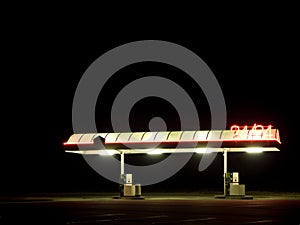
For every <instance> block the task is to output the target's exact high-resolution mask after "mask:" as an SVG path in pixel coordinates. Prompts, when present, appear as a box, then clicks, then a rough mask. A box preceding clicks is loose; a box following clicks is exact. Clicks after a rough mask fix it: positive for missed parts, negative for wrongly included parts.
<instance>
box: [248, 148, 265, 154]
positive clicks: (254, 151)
mask: <svg viewBox="0 0 300 225" xmlns="http://www.w3.org/2000/svg"><path fill="white" fill-rule="evenodd" d="M246 152H247V153H262V152H263V148H247V149H246Z"/></svg>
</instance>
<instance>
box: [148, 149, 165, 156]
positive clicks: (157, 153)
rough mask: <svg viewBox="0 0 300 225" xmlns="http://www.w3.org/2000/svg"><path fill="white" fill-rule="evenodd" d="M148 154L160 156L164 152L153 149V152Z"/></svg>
mask: <svg viewBox="0 0 300 225" xmlns="http://www.w3.org/2000/svg"><path fill="white" fill-rule="evenodd" d="M147 154H148V155H160V154H162V150H160V149H153V150H151V151H149V152H147Z"/></svg>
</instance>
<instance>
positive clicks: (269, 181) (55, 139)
mask: <svg viewBox="0 0 300 225" xmlns="http://www.w3.org/2000/svg"><path fill="white" fill-rule="evenodd" d="M20 32H21V33H22V31H20ZM78 32H79V31H78ZM118 37H119V38H106V39H104V38H103V36H102V35H99V34H98V35H94V34H86V35H78V33H77V31H64V30H56V29H55V28H52V29H41V30H40V31H39V32H31V31H29V30H27V32H24V33H23V35H22V36H20V37H17V36H15V37H14V39H12V40H10V43H11V44H10V45H9V46H10V48H11V51H10V53H9V54H8V55H7V59H6V60H7V63H6V64H5V65H6V66H7V67H8V69H9V70H8V73H7V75H6V78H5V79H4V81H3V80H2V89H3V90H5V91H4V93H3V94H2V98H3V104H5V107H2V111H4V115H5V117H2V120H3V121H2V122H3V123H6V124H7V125H4V126H5V127H4V129H3V131H4V132H5V136H7V138H6V139H5V140H2V144H3V145H2V148H1V151H2V153H1V158H0V168H1V185H0V186H1V187H0V191H1V192H0V193H1V194H2V195H5V194H10V193H12V194H16V193H32V192H84V191H100V192H101V191H117V187H118V186H117V184H115V183H112V182H110V181H108V180H106V179H105V178H103V177H101V176H100V175H98V174H97V173H96V172H95V171H94V170H93V169H92V168H90V167H89V166H88V164H87V163H86V162H85V160H84V159H83V158H82V156H81V155H77V154H67V153H64V150H63V146H62V143H63V142H64V141H67V139H68V138H69V136H70V135H71V134H72V133H73V131H72V101H73V97H74V93H75V90H76V87H77V85H78V82H79V80H80V78H81V76H82V75H83V74H84V72H85V71H86V69H87V68H88V67H89V66H90V64H91V63H93V62H94V60H96V59H97V58H98V57H99V56H101V55H102V54H104V53H105V52H107V51H109V50H110V49H112V48H114V47H117V46H119V45H122V44H126V43H128V42H132V41H138V40H146V39H153V40H164V41H169V42H173V43H176V44H179V45H182V46H183V47H186V48H188V49H190V50H191V51H193V52H194V53H196V54H197V55H198V56H199V57H201V58H202V59H203V60H204V62H205V63H206V64H207V65H208V66H209V68H210V69H211V70H212V72H213V73H214V75H215V76H216V78H217V80H218V82H219V84H220V86H221V88H222V91H223V95H224V98H225V101H226V107H227V129H229V128H230V126H231V125H233V124H240V125H253V124H254V123H257V124H263V125H269V124H272V125H273V126H274V128H277V129H279V132H280V135H281V141H282V144H281V146H280V150H281V151H280V152H274V153H263V154H255V155H249V154H246V153H236V154H229V158H228V165H229V168H228V169H229V171H232V172H235V171H237V172H239V173H240V183H244V184H246V191H247V190H282V191H300V186H299V182H298V180H299V174H298V172H299V162H298V161H299V156H300V154H299V151H298V150H299V148H298V144H299V143H298V136H297V135H298V127H297V126H298V125H299V113H298V112H299V110H298V109H297V108H298V107H297V105H298V103H299V99H298V97H299V94H298V81H297V80H296V78H297V76H298V71H299V70H298V68H297V70H296V69H295V68H296V62H297V61H298V59H297V58H296V57H298V55H297V54H296V55H295V53H297V52H298V51H296V44H295V43H296V38H295V36H294V31H293V30H290V29H285V28H284V27H279V28H278V27H276V26H274V27H271V28H268V29H265V28H264V27H260V28H255V27H252V28H251V29H246V28H245V29H239V30H236V29H232V30H227V33H225V32H224V33H223V32H220V33H219V34H218V35H216V34H214V35H207V36H205V35H199V36H198V37H197V36H196V37H194V38H193V39H189V38H187V40H184V39H180V38H176V36H174V37H173V38H170V37H160V36H154V37H153V36H152V37H147V36H146V37H139V36H136V37H134V36H132V37H130V38H129V37H124V38H120V36H118ZM124 75H126V76H124ZM144 76H163V77H165V78H168V79H172V80H173V81H175V82H177V83H178V84H179V85H181V86H182V87H183V88H184V89H185V91H186V92H187V93H188V94H189V95H190V96H191V98H192V99H193V101H194V102H195V105H196V108H197V110H198V113H199V118H200V124H201V129H203V130H206V129H210V121H211V117H210V111H209V107H208V103H207V100H206V99H205V96H204V95H203V92H202V91H201V89H199V87H197V86H196V85H195V84H194V83H193V82H192V81H191V80H190V78H189V77H188V76H187V75H186V74H185V73H184V72H183V71H180V70H179V69H178V68H174V67H172V66H170V65H166V64H160V63H154V62H145V63H139V64H135V65H130V66H128V67H126V68H123V69H121V70H120V71H118V72H117V73H116V74H115V75H114V76H113V77H112V78H111V79H110V80H109V81H108V83H107V84H106V86H105V87H104V88H103V90H102V92H101V96H102V97H103V99H105V100H103V101H101V102H100V101H99V102H97V107H96V115H95V118H96V124H97V128H98V131H99V132H111V131H112V126H111V123H110V110H111V106H112V102H113V100H114V98H115V97H116V95H117V94H118V93H119V91H120V90H121V89H122V88H123V87H124V86H126V85H127V84H128V83H130V82H131V81H133V80H135V79H137V78H140V77H144ZM124 77H126V79H125V78H124ZM153 117H161V118H164V120H165V122H166V124H167V128H168V130H180V129H181V127H180V123H179V119H178V113H177V112H176V109H175V108H174V107H173V106H172V105H171V104H169V103H168V102H167V101H165V100H162V99H158V98H154V97H152V98H147V99H144V100H141V101H139V102H138V103H137V104H136V105H135V106H134V108H133V109H132V114H131V115H130V120H129V122H130V126H131V129H132V131H147V130H148V129H149V128H148V124H149V121H150V120H151V119H152V118H153ZM156 157H158V158H156V159H153V158H152V159H149V156H130V157H128V158H127V159H126V160H128V161H127V162H130V163H132V164H136V165H141V164H143V163H144V164H145V165H147V164H149V163H153V161H155V160H159V156H156ZM200 159H201V156H200V155H195V156H194V157H192V159H191V160H190V161H189V163H188V164H187V165H186V166H185V167H184V168H183V169H182V170H181V171H180V172H179V173H177V174H176V175H174V176H173V177H171V178H169V179H168V180H166V181H164V182H162V183H159V184H154V185H151V186H148V187H145V188H146V190H151V191H154V190H155V191H156V190H157V191H160V190H163V191H198V190H208V189H215V190H220V191H222V188H223V186H222V182H223V180H222V179H223V178H222V173H223V156H222V155H221V154H220V153H219V154H218V156H217V157H216V159H215V160H214V162H213V163H212V164H211V165H210V167H209V168H208V169H207V170H205V171H203V172H199V171H198V164H199V162H200Z"/></svg>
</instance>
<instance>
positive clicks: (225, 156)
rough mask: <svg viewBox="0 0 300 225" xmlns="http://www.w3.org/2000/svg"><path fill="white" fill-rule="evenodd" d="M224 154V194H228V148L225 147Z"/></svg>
mask: <svg viewBox="0 0 300 225" xmlns="http://www.w3.org/2000/svg"><path fill="white" fill-rule="evenodd" d="M223 156H224V173H223V176H224V195H225V196H226V195H227V191H226V173H227V149H225V148H224V151H223Z"/></svg>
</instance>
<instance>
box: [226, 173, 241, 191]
mask: <svg viewBox="0 0 300 225" xmlns="http://www.w3.org/2000/svg"><path fill="white" fill-rule="evenodd" d="M224 176H225V188H224V190H225V191H224V192H225V193H224V195H225V197H227V196H228V197H230V196H236V197H238V196H240V197H244V196H245V185H244V184H239V173H238V172H232V173H231V172H227V173H225V174H224Z"/></svg>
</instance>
